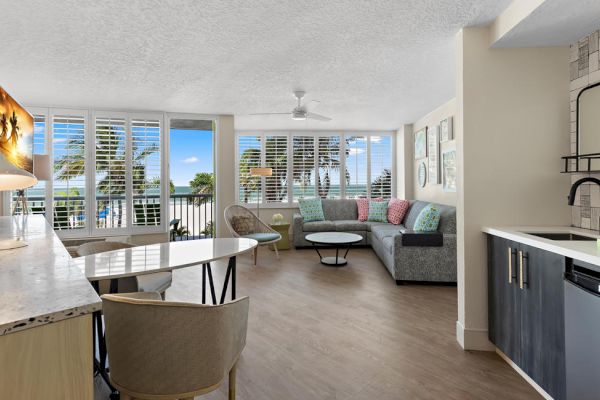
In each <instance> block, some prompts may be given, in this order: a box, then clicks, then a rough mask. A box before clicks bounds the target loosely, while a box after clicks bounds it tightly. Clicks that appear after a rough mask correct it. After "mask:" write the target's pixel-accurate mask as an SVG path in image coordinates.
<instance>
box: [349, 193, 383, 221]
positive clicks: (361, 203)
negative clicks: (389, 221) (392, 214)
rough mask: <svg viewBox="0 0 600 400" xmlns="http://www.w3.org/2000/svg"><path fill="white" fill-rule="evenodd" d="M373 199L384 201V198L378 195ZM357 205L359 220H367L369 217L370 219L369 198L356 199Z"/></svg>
mask: <svg viewBox="0 0 600 400" xmlns="http://www.w3.org/2000/svg"><path fill="white" fill-rule="evenodd" d="M371 200H372V201H383V198H381V197H378V198H376V199H371ZM356 205H357V206H358V220H359V221H361V222H365V221H366V220H367V219H369V199H364V198H361V199H356ZM388 218H389V217H388Z"/></svg>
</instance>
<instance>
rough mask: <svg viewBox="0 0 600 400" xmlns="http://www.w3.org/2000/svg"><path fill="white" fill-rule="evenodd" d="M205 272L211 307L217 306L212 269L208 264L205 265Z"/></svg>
mask: <svg viewBox="0 0 600 400" xmlns="http://www.w3.org/2000/svg"><path fill="white" fill-rule="evenodd" d="M206 271H207V272H208V285H209V286H210V296H211V298H212V302H213V305H216V304H217V295H216V294H215V283H214V281H213V277H212V269H211V267H210V263H207V264H206Z"/></svg>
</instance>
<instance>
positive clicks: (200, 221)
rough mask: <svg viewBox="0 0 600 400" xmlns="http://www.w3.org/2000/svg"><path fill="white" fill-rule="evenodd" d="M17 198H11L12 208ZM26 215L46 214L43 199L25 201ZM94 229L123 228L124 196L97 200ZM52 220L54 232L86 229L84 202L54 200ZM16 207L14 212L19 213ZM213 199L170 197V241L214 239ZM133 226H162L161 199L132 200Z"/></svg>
mask: <svg viewBox="0 0 600 400" xmlns="http://www.w3.org/2000/svg"><path fill="white" fill-rule="evenodd" d="M15 200H16V198H13V204H14V201H15ZM27 201H28V206H29V211H30V212H31V213H33V214H45V213H46V199H45V197H43V196H28V197H27ZM95 201H96V203H97V207H96V210H97V211H96V215H95V227H96V229H97V230H102V229H107V230H108V229H119V228H125V227H126V224H127V222H126V221H127V208H126V200H125V196H119V195H116V196H112V195H111V196H106V195H101V196H96V199H95ZM53 203H54V207H53V220H54V229H55V230H66V229H68V230H76V229H82V228H84V227H85V218H86V214H85V208H86V200H85V197H83V196H69V197H54V199H53ZM21 211H22V210H21V208H20V207H17V209H16V212H17V213H21ZM213 213H214V197H213V195H212V194H172V195H171V196H169V216H168V222H169V238H170V240H171V241H178V240H191V239H203V238H209V237H212V236H214V223H213V221H214V214H213ZM132 224H133V225H134V226H137V227H139V226H158V225H160V224H161V210H160V197H159V196H158V195H151V196H134V197H133V218H132Z"/></svg>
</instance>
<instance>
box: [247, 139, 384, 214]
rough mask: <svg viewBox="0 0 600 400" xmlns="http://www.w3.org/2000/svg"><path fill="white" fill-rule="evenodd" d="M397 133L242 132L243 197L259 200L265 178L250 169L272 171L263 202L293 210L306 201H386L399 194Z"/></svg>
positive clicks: (248, 199)
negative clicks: (395, 164) (395, 160)
mask: <svg viewBox="0 0 600 400" xmlns="http://www.w3.org/2000/svg"><path fill="white" fill-rule="evenodd" d="M393 148H394V143H393V133H391V132H385V133H384V132H380V133H377V134H371V133H364V134H363V133H350V134H342V133H340V134H329V133H327V134H325V133H320V132H315V133H308V132H302V133H295V132H290V133H287V134H285V133H279V132H278V133H271V132H265V133H257V132H251V133H244V132H238V134H237V164H236V168H237V174H238V182H237V185H238V186H237V196H238V202H239V203H242V204H244V203H245V204H253V203H256V202H257V200H258V193H259V189H260V188H261V186H260V183H261V181H260V179H261V178H258V177H252V176H250V168H253V167H271V168H272V169H273V175H272V176H270V177H266V178H262V179H264V180H263V181H262V182H263V184H264V185H263V186H262V187H263V188H264V193H263V197H262V199H261V203H262V204H264V205H267V206H271V207H277V206H278V205H279V206H287V205H291V204H293V203H297V202H298V201H299V200H300V199H308V198H314V197H316V196H319V197H321V198H329V199H340V198H348V199H352V198H359V197H379V196H381V197H384V198H390V197H391V196H392V194H393V176H392V171H393V154H394V153H393Z"/></svg>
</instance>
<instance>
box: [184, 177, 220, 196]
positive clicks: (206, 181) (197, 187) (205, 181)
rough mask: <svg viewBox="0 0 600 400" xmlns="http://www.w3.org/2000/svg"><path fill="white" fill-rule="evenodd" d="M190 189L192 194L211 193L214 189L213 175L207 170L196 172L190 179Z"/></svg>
mask: <svg viewBox="0 0 600 400" xmlns="http://www.w3.org/2000/svg"><path fill="white" fill-rule="evenodd" d="M190 189H191V190H192V193H194V194H213V193H214V190H215V176H214V174H212V173H209V172H198V173H197V174H196V176H194V179H192V180H191V181H190Z"/></svg>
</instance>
